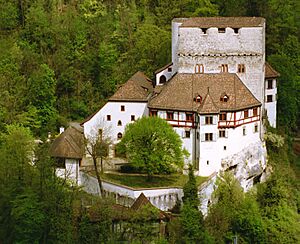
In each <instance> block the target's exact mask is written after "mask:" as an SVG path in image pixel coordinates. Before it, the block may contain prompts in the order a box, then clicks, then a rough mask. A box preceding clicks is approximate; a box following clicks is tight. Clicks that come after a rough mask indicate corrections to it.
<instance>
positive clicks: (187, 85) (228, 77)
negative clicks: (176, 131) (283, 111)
mask: <svg viewBox="0 0 300 244" xmlns="http://www.w3.org/2000/svg"><path fill="white" fill-rule="evenodd" d="M208 88H209V95H207V90H208ZM195 94H199V95H200V96H201V97H202V98H205V99H204V100H203V101H202V103H200V104H199V103H197V102H196V101H194V98H195V97H194V96H195ZM222 94H227V96H228V97H229V98H228V101H227V102H221V101H220V97H221V95H222ZM260 105H261V103H260V102H259V101H258V100H257V99H256V98H255V97H254V96H253V94H252V93H251V92H250V90H249V89H248V88H247V87H246V86H245V85H244V83H243V82H242V81H241V80H240V79H239V77H238V76H237V75H236V74H231V73H218V74H183V73H179V74H176V75H175V76H174V77H173V78H172V79H171V80H169V81H168V83H166V84H165V85H164V86H162V90H161V91H160V93H158V94H154V95H153V96H152V98H151V99H150V101H149V103H148V107H149V108H155V109H164V110H168V109H169V110H177V111H193V112H199V113H215V112H217V111H218V110H220V111H235V110H241V109H246V108H251V107H255V106H260Z"/></svg>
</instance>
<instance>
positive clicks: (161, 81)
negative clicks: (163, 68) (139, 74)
mask: <svg viewBox="0 0 300 244" xmlns="http://www.w3.org/2000/svg"><path fill="white" fill-rule="evenodd" d="M166 81H167V78H166V77H165V76H164V75H162V76H161V77H159V84H165V83H166Z"/></svg>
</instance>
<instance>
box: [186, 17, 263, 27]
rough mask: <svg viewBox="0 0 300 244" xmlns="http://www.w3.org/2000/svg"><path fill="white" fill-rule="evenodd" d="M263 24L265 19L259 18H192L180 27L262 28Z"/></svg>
mask: <svg viewBox="0 0 300 244" xmlns="http://www.w3.org/2000/svg"><path fill="white" fill-rule="evenodd" d="M264 23H265V19H264V18H261V17H194V18H188V19H185V20H183V23H182V25H181V27H200V28H210V27H218V28H226V27H231V28H241V27H262V26H263V25H264Z"/></svg>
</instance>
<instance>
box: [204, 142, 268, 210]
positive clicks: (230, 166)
mask: <svg viewBox="0 0 300 244" xmlns="http://www.w3.org/2000/svg"><path fill="white" fill-rule="evenodd" d="M221 171H231V172H232V173H233V174H234V176H235V178H236V179H237V180H238V181H239V182H240V184H241V186H242V187H243V189H244V191H248V190H250V189H251V187H253V185H254V184H256V183H259V182H263V181H264V180H265V179H266V178H267V176H268V174H269V173H270V172H269V171H268V170H267V149H266V146H265V143H262V142H256V143H252V144H250V145H249V147H247V148H245V149H243V150H242V151H240V152H239V153H236V154H234V155H233V156H229V157H226V158H223V159H222V169H221ZM221 171H220V172H221ZM216 178H217V174H215V175H214V176H213V177H211V178H210V179H209V181H207V182H206V183H205V184H203V185H202V187H201V188H200V189H199V196H200V198H201V207H200V208H201V211H202V213H203V214H204V215H206V214H207V211H208V207H209V205H210V204H211V203H212V193H213V191H214V190H215V188H216V186H215V183H216Z"/></svg>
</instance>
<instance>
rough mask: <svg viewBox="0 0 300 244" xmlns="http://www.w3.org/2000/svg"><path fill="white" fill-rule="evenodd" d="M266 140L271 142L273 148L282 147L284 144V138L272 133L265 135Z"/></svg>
mask: <svg viewBox="0 0 300 244" xmlns="http://www.w3.org/2000/svg"><path fill="white" fill-rule="evenodd" d="M264 139H265V140H266V141H267V142H269V143H270V144H271V145H272V146H273V147H277V148H278V147H282V146H283V144H284V138H283V137H282V136H280V135H277V134H274V133H272V132H267V133H266V134H265V135H264Z"/></svg>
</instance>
